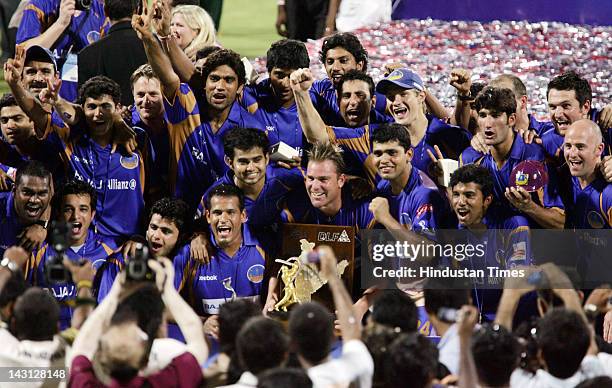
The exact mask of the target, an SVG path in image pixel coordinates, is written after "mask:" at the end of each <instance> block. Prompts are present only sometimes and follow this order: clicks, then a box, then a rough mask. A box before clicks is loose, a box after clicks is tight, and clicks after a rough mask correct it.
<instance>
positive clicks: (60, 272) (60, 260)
mask: <svg viewBox="0 0 612 388" xmlns="http://www.w3.org/2000/svg"><path fill="white" fill-rule="evenodd" d="M50 230H51V234H50V237H49V244H50V245H51V247H53V249H54V250H55V252H57V254H56V255H54V256H52V257H51V258H50V259H49V260H48V261H47V264H46V265H45V274H46V276H47V281H48V282H49V283H51V284H58V283H68V282H71V281H72V276H71V275H70V271H68V269H67V268H66V267H65V266H64V258H65V257H66V255H65V252H66V249H67V248H68V233H69V232H70V229H69V228H68V224H67V223H66V222H63V221H52V222H51V228H50Z"/></svg>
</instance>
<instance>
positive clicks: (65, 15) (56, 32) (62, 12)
mask: <svg viewBox="0 0 612 388" xmlns="http://www.w3.org/2000/svg"><path fill="white" fill-rule="evenodd" d="M75 5H76V1H75V0H62V2H61V3H60V9H59V16H58V18H57V20H56V21H55V22H54V23H53V24H51V26H49V28H47V29H46V30H45V31H41V34H40V35H38V36H36V37H34V38H31V39H28V40H26V41H25V42H23V43H22V44H23V45H24V46H25V47H30V46H34V45H38V46H42V47H45V48H48V49H50V48H51V47H52V46H53V45H54V44H55V42H57V40H58V39H59V38H60V37H61V36H62V34H63V33H64V31H65V30H66V28H68V27H69V26H70V22H71V21H72V16H73V15H74V13H75V11H76V9H75Z"/></svg>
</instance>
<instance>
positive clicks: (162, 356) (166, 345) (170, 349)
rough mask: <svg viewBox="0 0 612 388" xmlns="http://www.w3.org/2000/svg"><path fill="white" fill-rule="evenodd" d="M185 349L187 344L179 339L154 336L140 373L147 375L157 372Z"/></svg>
mask: <svg viewBox="0 0 612 388" xmlns="http://www.w3.org/2000/svg"><path fill="white" fill-rule="evenodd" d="M186 351H187V345H185V344H184V343H182V342H181V341H177V340H175V339H173V338H155V339H154V340H153V345H152V346H151V353H149V362H148V363H147V367H146V368H145V370H143V371H142V372H141V375H143V376H149V375H152V374H154V373H157V372H159V371H160V370H162V369H164V368H165V367H166V366H168V365H169V364H170V363H171V362H172V360H173V359H175V358H176V357H178V356H180V355H181V354H183V353H185V352H186Z"/></svg>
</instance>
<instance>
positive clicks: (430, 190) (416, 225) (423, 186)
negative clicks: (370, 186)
mask: <svg viewBox="0 0 612 388" xmlns="http://www.w3.org/2000/svg"><path fill="white" fill-rule="evenodd" d="M376 191H377V192H378V195H379V196H381V197H384V198H387V200H388V201H389V212H390V213H391V215H392V216H393V218H395V219H396V220H397V221H398V222H399V223H400V224H401V225H403V226H405V227H407V228H408V229H409V230H413V231H415V232H418V233H424V234H426V235H430V236H432V237H433V235H434V231H435V230H436V229H438V228H442V227H443V225H444V221H445V220H446V218H447V217H446V215H447V214H448V206H447V204H446V202H445V201H444V199H443V198H442V196H441V195H440V192H439V191H438V187H437V186H436V185H435V183H433V181H432V180H431V179H429V177H428V176H427V175H426V174H425V173H424V172H423V171H420V170H419V169H417V168H416V167H412V169H411V171H410V177H409V178H408V183H407V184H406V186H405V187H404V189H403V190H402V192H401V193H399V194H398V195H394V194H393V192H392V191H391V183H390V182H389V181H387V180H381V181H380V182H379V183H378V186H377V188H376Z"/></svg>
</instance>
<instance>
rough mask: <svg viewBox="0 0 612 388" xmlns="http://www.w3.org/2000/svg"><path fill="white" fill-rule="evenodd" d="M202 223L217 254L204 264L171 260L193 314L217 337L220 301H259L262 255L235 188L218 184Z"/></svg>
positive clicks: (182, 258)
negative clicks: (204, 319) (204, 221)
mask: <svg viewBox="0 0 612 388" xmlns="http://www.w3.org/2000/svg"><path fill="white" fill-rule="evenodd" d="M206 221H207V222H208V223H209V224H210V229H211V236H210V239H211V242H212V244H213V246H214V248H215V253H214V254H213V255H212V257H211V260H210V262H209V263H208V264H202V263H200V262H198V261H195V260H193V259H190V258H189V257H188V256H184V255H182V256H179V257H177V258H175V260H174V267H175V271H176V276H175V280H174V282H175V287H177V288H178V290H179V291H180V292H181V293H182V294H183V295H184V296H185V298H186V299H187V300H188V301H189V303H190V305H191V306H192V307H193V308H194V310H195V311H196V313H197V314H198V315H200V316H201V317H204V318H206V322H205V323H204V332H205V333H206V334H209V335H212V336H213V337H215V338H217V336H218V334H219V332H218V330H219V325H218V321H217V314H218V313H219V307H220V306H221V305H222V304H223V303H225V302H227V301H230V300H233V299H235V298H252V299H257V298H258V297H259V294H260V292H261V287H262V284H263V283H262V282H263V279H264V271H265V264H266V259H265V256H266V255H265V252H264V251H263V249H262V248H261V247H260V246H259V242H258V241H257V239H256V238H255V237H253V236H252V234H251V232H250V229H249V227H248V226H247V225H246V221H247V214H246V211H245V208H244V197H243V195H242V192H241V191H240V189H239V188H237V187H236V186H232V185H224V184H222V185H219V186H216V187H215V188H213V189H212V190H211V191H210V192H209V193H208V196H207V198H206Z"/></svg>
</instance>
